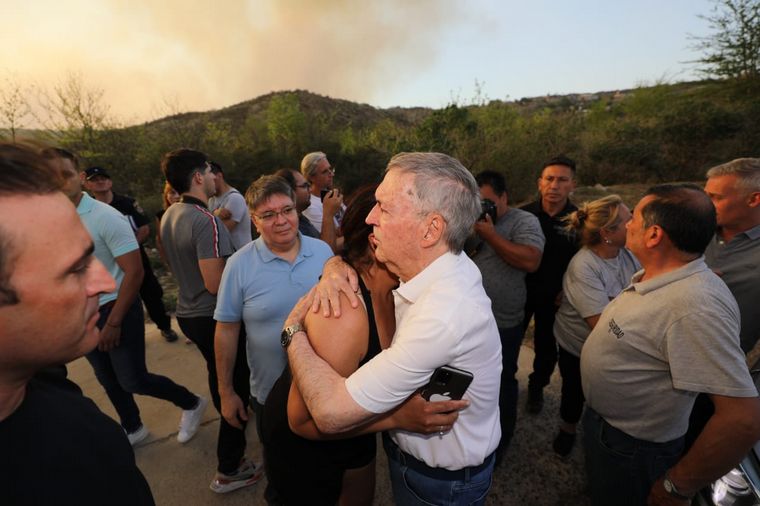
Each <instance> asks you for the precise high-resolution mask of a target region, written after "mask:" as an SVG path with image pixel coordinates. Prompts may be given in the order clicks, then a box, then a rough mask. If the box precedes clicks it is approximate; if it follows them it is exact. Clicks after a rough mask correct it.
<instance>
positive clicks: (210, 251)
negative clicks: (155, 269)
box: [161, 196, 233, 318]
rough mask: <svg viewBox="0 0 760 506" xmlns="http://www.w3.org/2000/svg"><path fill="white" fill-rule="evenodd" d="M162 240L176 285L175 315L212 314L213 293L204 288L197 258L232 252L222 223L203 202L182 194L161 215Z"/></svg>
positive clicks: (214, 297) (195, 315)
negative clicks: (180, 199)
mask: <svg viewBox="0 0 760 506" xmlns="http://www.w3.org/2000/svg"><path fill="white" fill-rule="evenodd" d="M161 243H162V244H163V246H164V250H165V251H166V259H167V260H168V261H169V267H171V269H172V273H173V274H174V277H175V278H176V279H177V285H178V287H179V294H178V296H177V316H179V317H184V318H194V317H198V316H208V317H211V316H213V314H214V308H215V307H216V295H212V294H211V293H209V291H208V290H206V285H205V284H204V283H203V276H202V275H201V269H200V266H199V265H198V260H204V259H209V258H226V257H228V256H230V255H231V254H232V252H233V247H232V241H231V240H230V234H229V233H228V232H227V229H226V228H225V227H224V224H223V223H222V222H221V220H219V219H218V218H217V217H216V216H214V215H213V214H212V213H211V211H209V210H208V209H207V208H206V206H205V205H204V204H203V202H201V201H200V200H197V199H194V198H192V197H187V196H183V197H182V201H181V202H177V203H176V204H173V205H171V206H170V207H169V209H167V210H166V213H164V216H163V217H162V218H161Z"/></svg>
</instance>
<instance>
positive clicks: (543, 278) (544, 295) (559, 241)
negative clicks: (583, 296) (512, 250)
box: [521, 199, 578, 302]
mask: <svg viewBox="0 0 760 506" xmlns="http://www.w3.org/2000/svg"><path fill="white" fill-rule="evenodd" d="M521 209H523V210H525V211H528V212H529V213H531V214H533V215H535V216H536V217H537V218H538V222H539V223H540V224H541V230H542V231H543V232H544V237H546V244H545V245H544V254H543V256H542V257H541V265H539V266H538V270H537V271H536V272H531V273H528V275H527V276H526V277H525V284H526V286H527V287H528V299H531V300H534V301H545V302H554V299H555V298H556V297H557V294H558V293H559V292H560V291H561V290H562V276H564V275H565V271H566V270H567V266H568V264H569V263H570V260H572V258H573V256H574V255H575V254H576V253H577V252H578V245H577V243H576V239H575V235H574V234H569V233H568V232H566V231H565V228H564V227H565V224H564V223H563V221H562V218H564V217H565V216H567V215H568V214H570V213H572V212H573V211H576V210H577V209H578V208H577V207H576V206H575V205H573V204H572V203H571V202H570V201H569V200H568V202H567V204H566V205H565V207H564V208H563V209H562V211H560V212H559V213H557V214H556V215H554V216H549V215H548V214H546V212H544V209H543V207H541V199H539V200H537V201H535V202H531V203H530V204H526V205H524V206H523V207H521Z"/></svg>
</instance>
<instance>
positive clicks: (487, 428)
mask: <svg viewBox="0 0 760 506" xmlns="http://www.w3.org/2000/svg"><path fill="white" fill-rule="evenodd" d="M375 196H376V198H377V204H376V205H375V207H374V208H373V209H372V211H371V212H370V214H369V216H367V223H369V224H372V225H373V226H374V231H373V235H374V239H373V243H374V245H375V246H376V249H375V256H376V257H377V259H378V260H379V261H381V262H383V263H384V264H385V266H386V268H388V269H389V270H390V271H391V272H393V273H395V274H397V275H398V276H399V279H400V280H401V286H400V287H399V288H398V289H397V290H395V291H394V293H393V296H394V303H395V309H396V332H395V334H394V337H393V341H392V343H391V345H390V347H388V348H387V349H385V350H384V351H382V352H381V353H380V354H379V355H377V356H376V357H375V358H373V359H372V360H370V361H369V362H368V363H367V364H365V365H364V366H362V367H360V368H359V369H358V370H357V371H356V372H355V373H353V374H352V375H351V376H350V377H349V378H347V379H346V378H343V377H341V376H340V375H338V373H336V372H335V371H334V370H333V369H332V368H331V367H330V366H329V365H328V364H327V363H326V362H324V361H323V360H322V359H321V358H319V356H317V355H316V354H315V353H314V350H313V348H312V347H311V345H310V344H309V340H308V337H307V336H306V333H305V332H304V331H303V328H302V327H301V325H300V322H301V321H302V320H303V313H304V309H305V307H306V304H309V302H310V301H309V300H308V299H306V300H304V301H302V302H301V303H300V304H299V305H298V306H297V307H296V308H295V309H294V311H293V312H292V313H291V315H290V316H289V317H288V319H287V320H286V322H285V323H286V328H285V330H284V331H283V345H284V346H286V347H287V349H288V359H289V361H290V367H291V369H292V371H293V377H294V379H295V381H296V383H297V385H298V388H299V390H300V391H301V394H302V396H303V398H304V400H305V401H306V404H307V406H308V408H309V411H310V412H311V414H312V417H313V419H314V420H315V423H316V424H317V426H318V427H319V429H320V430H321V431H323V432H328V433H337V432H345V431H348V430H351V429H353V428H356V427H360V426H362V425H364V424H365V423H367V422H368V421H371V420H373V419H375V418H376V417H378V416H379V415H380V414H383V413H386V412H388V411H391V410H393V409H395V408H396V407H397V406H398V405H400V404H401V403H402V402H404V401H405V400H406V399H407V398H408V397H409V396H410V395H413V394H414V393H415V392H416V391H417V390H418V389H419V388H421V387H423V386H425V385H426V384H427V383H428V381H429V380H430V377H431V375H432V374H433V371H434V370H435V369H437V368H438V367H441V366H445V365H449V366H452V367H455V368H458V369H463V370H466V371H468V372H470V373H472V375H473V377H474V378H473V381H472V383H471V384H470V386H469V388H468V390H467V392H466V393H465V395H464V399H466V400H467V401H469V405H468V406H467V408H466V409H464V410H463V411H461V413H460V414H459V418H458V419H457V421H456V423H454V424H453V425H448V426H441V427H439V428H438V434H437V435H420V434H414V433H410V432H406V431H398V430H392V431H389V435H388V436H386V437H385V438H384V444H385V449H386V453H387V454H388V462H389V468H390V475H391V483H392V485H393V494H394V499H395V502H396V504H430V503H432V504H443V503H445V504H483V502H484V501H485V497H486V495H487V493H488V489H489V487H490V482H491V475H492V473H493V465H494V451H495V449H496V446H497V445H498V443H499V439H500V437H501V430H500V425H499V406H498V400H499V399H498V398H499V383H500V377H501V367H502V366H501V343H500V341H499V332H498V329H497V327H496V321H495V320H494V317H493V313H492V311H491V301H490V299H489V298H488V297H487V296H486V293H485V290H484V289H483V284H482V279H481V275H480V271H479V270H478V268H477V266H476V265H475V264H474V263H473V262H472V261H471V260H470V259H469V258H468V257H467V256H466V255H465V254H463V253H462V248H463V246H464V241H465V239H466V238H467V236H468V235H469V233H470V231H471V230H472V226H473V224H474V223H475V220H476V219H477V218H478V216H479V215H480V196H479V192H478V185H477V183H476V182H475V178H474V177H473V176H472V174H470V173H469V172H468V171H467V169H465V168H464V167H463V166H462V165H461V164H460V163H459V162H458V161H457V160H455V159H453V158H451V157H449V156H447V155H443V154H439V153H402V154H399V155H396V156H395V157H393V158H392V159H391V161H390V162H389V164H388V168H387V170H386V175H385V178H384V179H383V182H382V183H381V184H380V186H379V187H378V188H377V191H376V192H375Z"/></svg>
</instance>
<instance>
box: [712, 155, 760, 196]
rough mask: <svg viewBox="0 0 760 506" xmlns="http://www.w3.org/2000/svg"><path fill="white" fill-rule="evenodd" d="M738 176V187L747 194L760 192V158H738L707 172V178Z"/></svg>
mask: <svg viewBox="0 0 760 506" xmlns="http://www.w3.org/2000/svg"><path fill="white" fill-rule="evenodd" d="M731 174H734V175H736V186H737V187H738V188H739V189H741V190H744V191H746V192H747V193H752V192H758V191H760V158H737V159H736V160H732V161H730V162H728V163H724V164H722V165H718V166H716V167H713V168H712V169H710V170H708V171H707V177H708V178H711V177H718V176H728V175H731Z"/></svg>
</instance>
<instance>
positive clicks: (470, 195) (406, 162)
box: [385, 153, 481, 254]
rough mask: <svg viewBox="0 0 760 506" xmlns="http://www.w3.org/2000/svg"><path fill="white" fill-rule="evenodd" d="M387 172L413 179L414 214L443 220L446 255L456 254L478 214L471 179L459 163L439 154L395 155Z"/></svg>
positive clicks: (473, 181) (478, 195) (475, 185)
mask: <svg viewBox="0 0 760 506" xmlns="http://www.w3.org/2000/svg"><path fill="white" fill-rule="evenodd" d="M391 170H399V171H401V172H403V173H406V174H412V175H413V176H414V183H413V184H414V195H412V198H413V199H414V200H415V201H416V202H415V205H416V207H417V210H418V212H419V213H420V215H422V216H424V215H426V214H428V213H431V212H436V213H439V214H440V215H441V216H443V219H444V220H445V221H446V232H445V234H444V236H443V239H444V241H446V245H447V246H448V248H449V251H451V252H452V253H456V254H458V253H460V252H461V251H462V248H463V247H464V242H465V240H466V239H467V237H468V236H469V235H470V232H471V231H472V226H473V225H474V224H475V221H476V220H477V219H478V216H480V213H481V209H480V207H481V206H480V191H479V190H478V184H477V182H475V177H473V175H472V174H471V173H470V171H468V170H467V169H466V168H465V167H464V166H463V165H462V164H461V163H460V162H459V160H457V159H456V158H452V157H450V156H448V155H444V154H442V153H399V154H397V155H396V156H394V157H393V158H391V161H390V162H388V167H387V168H386V169H385V171H386V173H387V172H390V171H391Z"/></svg>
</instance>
